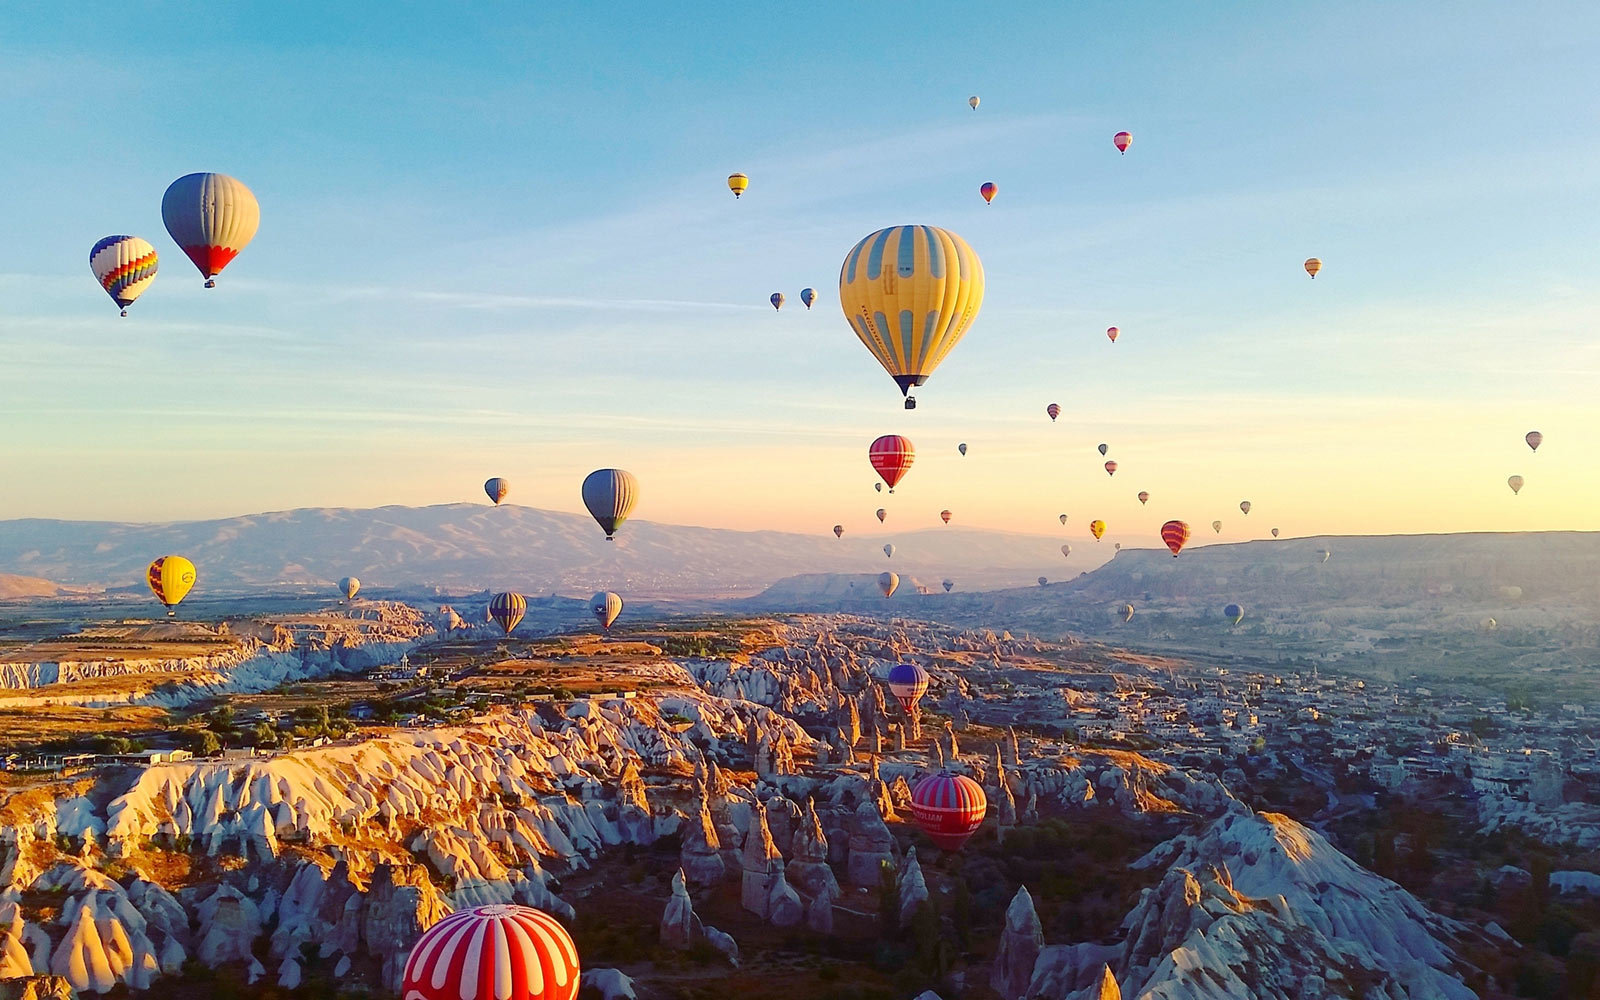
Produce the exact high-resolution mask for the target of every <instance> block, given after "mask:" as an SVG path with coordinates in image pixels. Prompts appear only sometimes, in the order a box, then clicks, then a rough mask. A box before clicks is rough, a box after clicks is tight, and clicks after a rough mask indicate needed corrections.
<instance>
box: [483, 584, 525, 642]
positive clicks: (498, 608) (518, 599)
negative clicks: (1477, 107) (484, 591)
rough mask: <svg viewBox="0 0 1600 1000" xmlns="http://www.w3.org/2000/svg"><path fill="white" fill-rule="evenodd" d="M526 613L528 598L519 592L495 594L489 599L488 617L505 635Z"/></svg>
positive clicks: (508, 633)
mask: <svg viewBox="0 0 1600 1000" xmlns="http://www.w3.org/2000/svg"><path fill="white" fill-rule="evenodd" d="M527 613H528V599H527V598H526V597H523V596H522V595H521V594H514V593H505V594H496V595H494V596H493V597H491V598H490V599H489V617H490V618H493V619H494V622H495V624H496V625H499V626H500V631H502V632H504V633H505V634H506V635H510V634H511V630H512V629H514V628H516V627H517V623H518V622H520V621H522V616H523V615H525V614H527Z"/></svg>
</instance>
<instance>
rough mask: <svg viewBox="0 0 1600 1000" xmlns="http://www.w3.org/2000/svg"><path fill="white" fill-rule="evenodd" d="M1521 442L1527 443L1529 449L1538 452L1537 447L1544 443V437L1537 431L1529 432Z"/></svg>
mask: <svg viewBox="0 0 1600 1000" xmlns="http://www.w3.org/2000/svg"><path fill="white" fill-rule="evenodd" d="M1522 440H1524V441H1526V442H1528V447H1529V448H1532V449H1533V450H1534V451H1538V450H1539V445H1541V444H1543V443H1544V435H1543V434H1540V433H1539V432H1538V431H1529V432H1528V434H1527V436H1526V437H1524V438H1523V439H1522Z"/></svg>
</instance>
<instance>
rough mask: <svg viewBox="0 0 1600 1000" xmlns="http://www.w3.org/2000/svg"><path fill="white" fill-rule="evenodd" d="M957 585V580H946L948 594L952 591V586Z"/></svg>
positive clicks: (945, 589)
mask: <svg viewBox="0 0 1600 1000" xmlns="http://www.w3.org/2000/svg"><path fill="white" fill-rule="evenodd" d="M955 585H956V582H955V581H954V580H946V581H945V582H944V592H945V593H947V594H948V593H950V588H951V587H954V586H955Z"/></svg>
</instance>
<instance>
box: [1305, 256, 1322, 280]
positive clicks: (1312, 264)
mask: <svg viewBox="0 0 1600 1000" xmlns="http://www.w3.org/2000/svg"><path fill="white" fill-rule="evenodd" d="M1320 270H1322V261H1320V260H1318V259H1317V258H1315V257H1311V258H1309V259H1307V260H1306V273H1307V274H1309V275H1311V277H1313V278H1315V277H1316V276H1317V272H1318V271H1320Z"/></svg>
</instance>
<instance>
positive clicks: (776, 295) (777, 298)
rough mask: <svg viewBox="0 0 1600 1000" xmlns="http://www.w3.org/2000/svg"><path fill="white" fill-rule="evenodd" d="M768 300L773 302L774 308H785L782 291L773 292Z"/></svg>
mask: <svg viewBox="0 0 1600 1000" xmlns="http://www.w3.org/2000/svg"><path fill="white" fill-rule="evenodd" d="M767 301H769V302H771V303H772V308H773V309H782V308H783V293H782V292H773V293H772V295H771V296H770V297H769V298H768V300H767Z"/></svg>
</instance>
